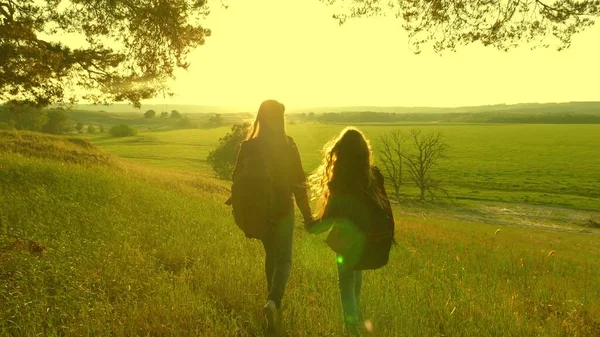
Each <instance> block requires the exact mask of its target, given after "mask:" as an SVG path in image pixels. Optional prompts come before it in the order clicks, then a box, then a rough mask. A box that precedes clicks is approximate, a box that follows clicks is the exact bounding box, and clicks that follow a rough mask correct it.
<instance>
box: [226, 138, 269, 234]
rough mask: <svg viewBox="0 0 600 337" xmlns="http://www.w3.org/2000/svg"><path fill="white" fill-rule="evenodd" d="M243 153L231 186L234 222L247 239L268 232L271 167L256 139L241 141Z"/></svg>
mask: <svg viewBox="0 0 600 337" xmlns="http://www.w3.org/2000/svg"><path fill="white" fill-rule="evenodd" d="M244 146H245V149H244V151H245V152H246V153H245V154H244V156H243V158H241V159H242V160H241V162H238V163H236V165H237V166H239V167H237V170H236V175H235V177H234V180H233V185H232V186H231V206H232V207H233V217H234V220H235V224H236V225H237V226H238V227H239V228H240V229H241V230H242V231H243V232H244V234H246V237H248V238H255V239H261V238H263V237H264V236H265V235H266V234H267V233H268V232H269V230H270V229H269V226H270V225H271V224H270V223H269V210H270V204H271V202H272V200H271V199H272V197H273V180H274V178H273V170H272V165H271V160H270V158H268V157H267V155H266V153H265V151H264V147H263V146H260V143H259V142H258V141H253V140H251V141H248V142H246V143H245V144H244Z"/></svg>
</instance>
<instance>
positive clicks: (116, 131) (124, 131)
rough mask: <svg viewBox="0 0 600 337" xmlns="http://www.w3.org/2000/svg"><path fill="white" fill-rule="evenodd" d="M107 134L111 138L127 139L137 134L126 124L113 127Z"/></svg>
mask: <svg viewBox="0 0 600 337" xmlns="http://www.w3.org/2000/svg"><path fill="white" fill-rule="evenodd" d="M109 132H110V134H111V135H112V136H113V137H129V136H135V135H136V134H137V131H136V130H135V129H134V128H131V127H129V126H128V125H126V124H120V125H117V126H113V127H112V128H111V129H110V131H109Z"/></svg>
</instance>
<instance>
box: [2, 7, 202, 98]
mask: <svg viewBox="0 0 600 337" xmlns="http://www.w3.org/2000/svg"><path fill="white" fill-rule="evenodd" d="M206 15H208V5H207V1H206V0H169V1H93V0H77V1H55V0H38V1H31V0H6V1H0V74H1V75H0V101H9V100H26V101H29V102H30V103H33V104H35V105H37V106H45V105H48V104H51V103H57V102H61V101H64V100H65V99H67V100H68V99H69V98H71V97H73V98H80V97H83V98H86V99H90V100H92V101H94V102H96V103H103V102H112V101H130V102H132V103H133V104H134V105H135V106H136V107H139V106H140V101H141V100H142V99H147V98H151V97H154V96H156V95H157V94H159V93H163V92H164V91H165V90H167V88H166V83H167V81H168V80H169V79H171V78H173V77H174V73H175V70H176V69H177V68H184V69H185V68H187V67H188V66H189V63H188V62H187V56H188V54H189V53H190V52H191V51H192V50H193V49H194V48H196V47H198V46H200V45H202V44H204V40H205V38H206V37H207V36H210V33H211V32H210V30H208V29H205V28H203V27H202V25H201V22H202V21H203V19H204V18H205V17H206ZM71 33H79V34H81V35H83V37H84V38H85V41H86V42H87V43H86V44H85V45H83V46H81V47H77V48H72V47H69V46H66V45H64V44H63V43H61V42H55V41H61V40H62V39H61V37H62V36H64V35H65V34H71ZM107 41H110V46H109V45H107ZM68 83H76V84H75V85H74V86H76V87H73V88H71V87H70V86H69V85H68Z"/></svg>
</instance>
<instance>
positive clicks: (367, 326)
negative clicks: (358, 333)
mask: <svg viewBox="0 0 600 337" xmlns="http://www.w3.org/2000/svg"><path fill="white" fill-rule="evenodd" d="M365 330H367V332H368V333H369V334H370V335H372V334H373V322H371V320H370V319H368V320H366V321H365Z"/></svg>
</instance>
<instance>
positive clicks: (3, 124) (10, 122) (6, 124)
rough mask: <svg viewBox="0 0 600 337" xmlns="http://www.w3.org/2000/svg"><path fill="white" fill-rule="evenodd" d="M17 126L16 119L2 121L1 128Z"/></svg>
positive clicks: (6, 128) (11, 128)
mask: <svg viewBox="0 0 600 337" xmlns="http://www.w3.org/2000/svg"><path fill="white" fill-rule="evenodd" d="M14 128H15V121H13V120H10V121H9V122H0V130H13V129H14Z"/></svg>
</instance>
